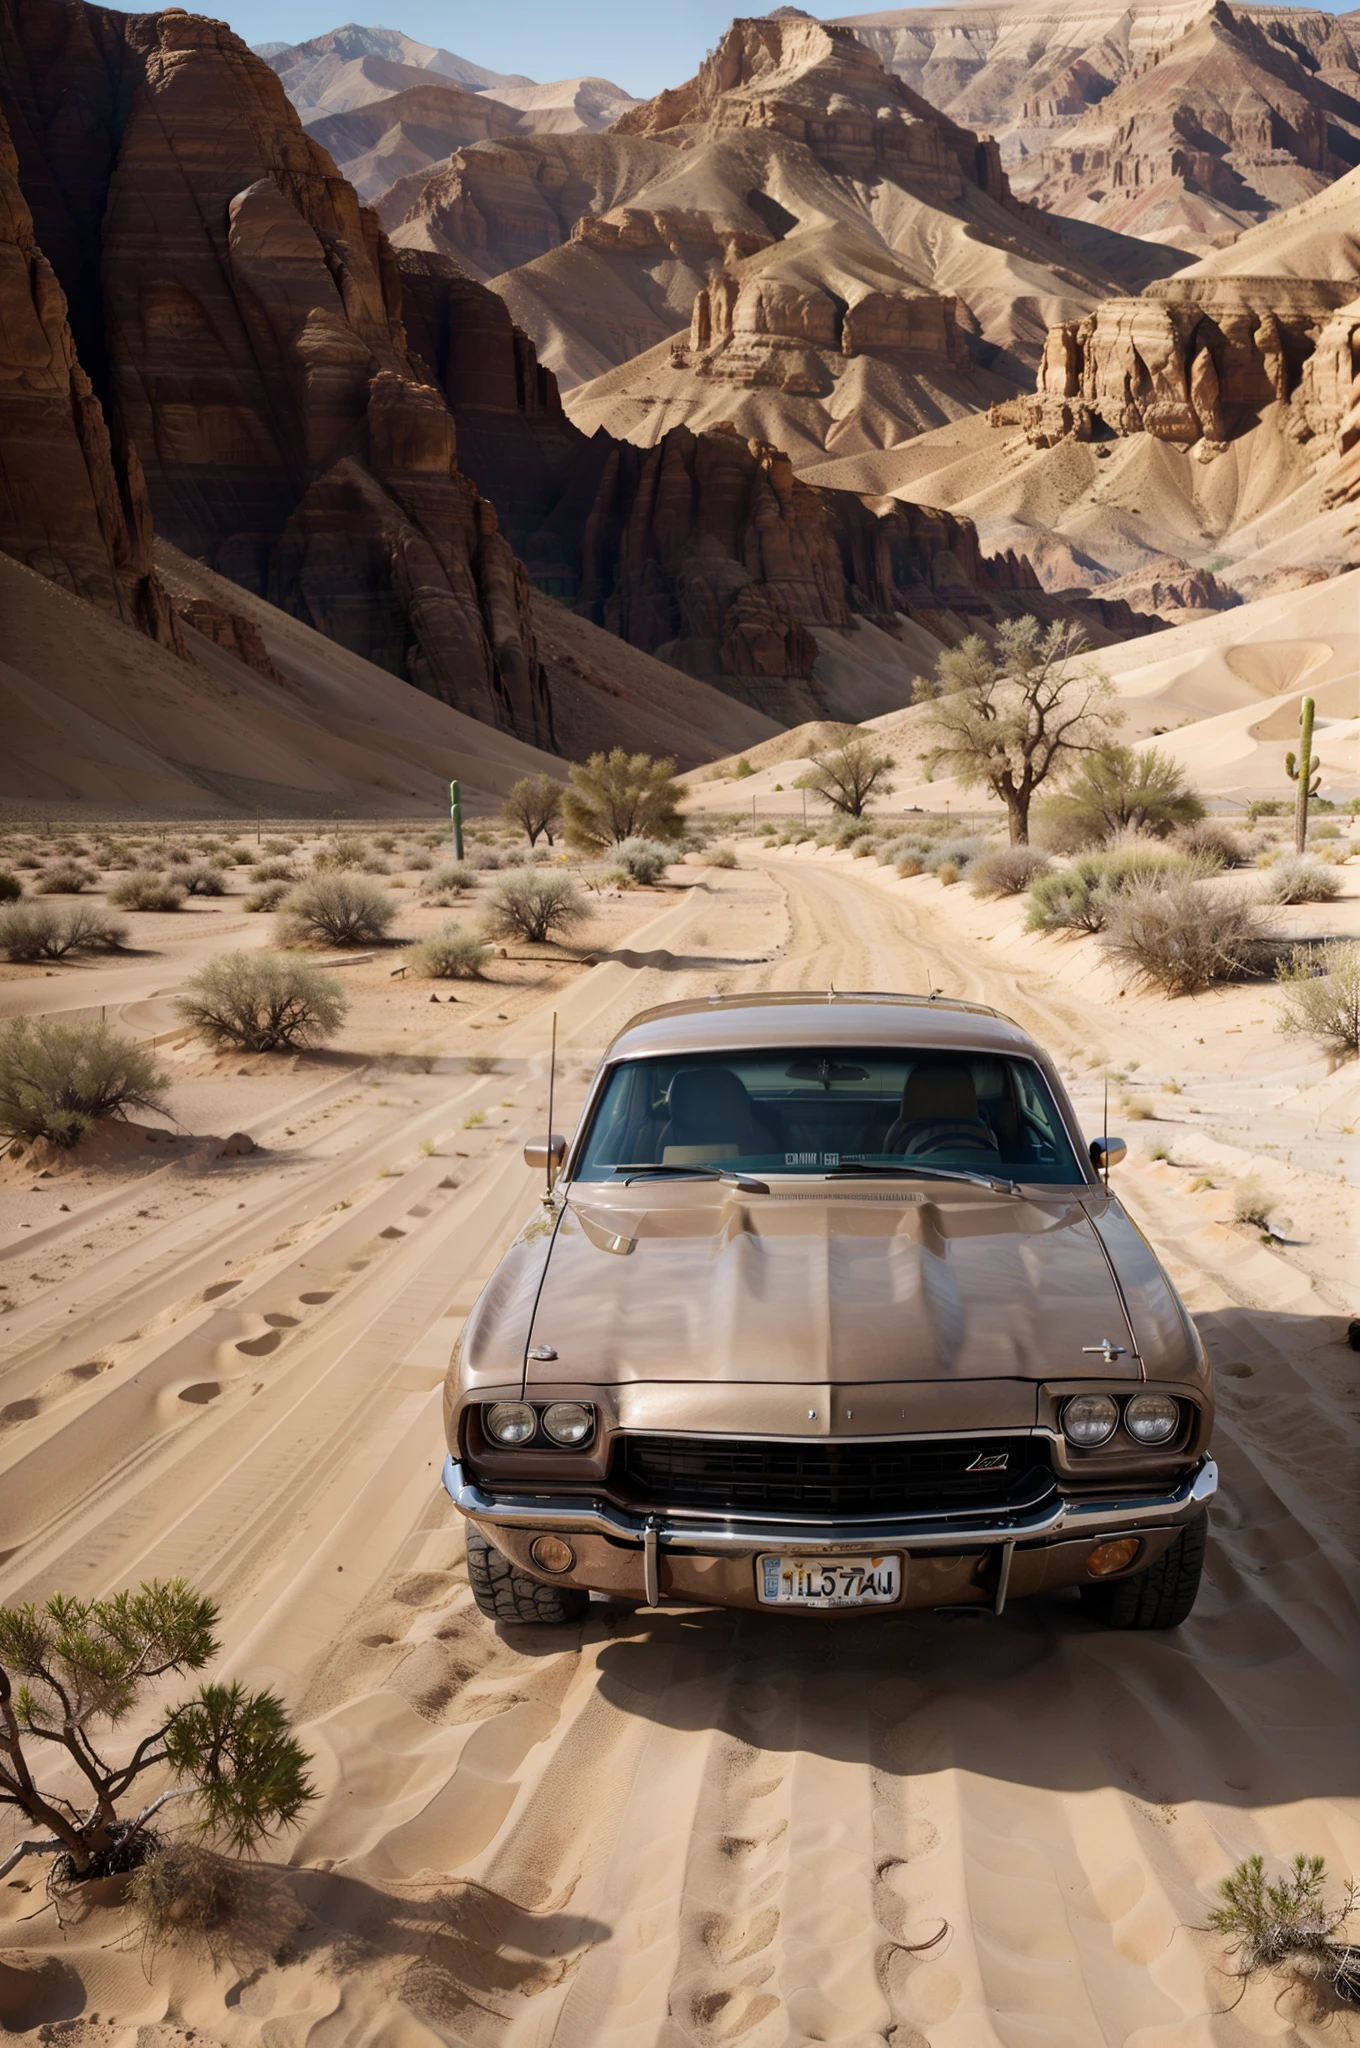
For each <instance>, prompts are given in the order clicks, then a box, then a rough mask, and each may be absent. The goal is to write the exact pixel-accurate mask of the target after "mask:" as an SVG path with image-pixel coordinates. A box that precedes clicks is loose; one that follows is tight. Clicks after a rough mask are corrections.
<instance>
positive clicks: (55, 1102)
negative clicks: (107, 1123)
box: [0, 1017, 165, 1146]
mask: <svg viewBox="0 0 1360 2048" xmlns="http://www.w3.org/2000/svg"><path fill="white" fill-rule="evenodd" d="M164 1083H165V1075H164V1074H163V1072H162V1071H161V1069H160V1067H159V1066H158V1065H157V1064H156V1060H155V1057H154V1055H153V1054H152V1053H151V1051H150V1050H149V1049H148V1048H147V1047H146V1046H143V1045H138V1044H137V1042H136V1041H135V1040H134V1039H131V1038H124V1037H122V1036H121V1035H120V1034H119V1033H118V1032H115V1031H110V1029H109V1028H108V1026H107V1025H106V1024H62V1023H59V1022H58V1021H57V1020H56V1019H55V1018H52V1017H16V1018H14V1019H12V1020H11V1021H10V1022H9V1023H8V1024H0V1136H3V1137H6V1138H10V1139H15V1138H19V1139H24V1140H32V1139H35V1138H48V1139H50V1140H51V1142H52V1143H53V1144H54V1145H60V1146H68V1145H74V1144H75V1143H76V1141H77V1139H78V1138H79V1137H80V1136H81V1134H82V1133H83V1132H85V1131H87V1130H89V1128H90V1127H91V1125H92V1124H94V1123H96V1122H98V1120H99V1119H100V1118H101V1117H109V1116H126V1114H127V1112H128V1111H129V1110H130V1109H150V1110H163V1109H164V1104H163V1103H162V1101H161V1096H160V1090H161V1088H162V1087H163V1086H164Z"/></svg>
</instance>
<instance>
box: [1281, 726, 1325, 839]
mask: <svg viewBox="0 0 1360 2048" xmlns="http://www.w3.org/2000/svg"><path fill="white" fill-rule="evenodd" d="M1321 765H1322V764H1321V762H1320V761H1319V760H1318V757H1317V755H1316V754H1315V753H1314V752H1313V700H1312V698H1311V697H1305V698H1304V700H1303V707H1302V709H1301V710H1300V712H1299V752H1298V757H1297V759H1296V758H1295V756H1294V755H1293V754H1286V755H1285V757H1284V772H1285V774H1286V775H1287V776H1288V777H1289V780H1290V781H1291V782H1297V784H1298V785H1299V793H1298V796H1297V797H1296V798H1295V800H1294V851H1295V853H1302V852H1303V851H1304V849H1305V848H1306V847H1307V845H1308V799H1309V797H1310V796H1316V795H1317V793H1318V785H1319V783H1320V782H1321V780H1322V777H1321V776H1320V775H1319V774H1318V769H1319V768H1320V767H1321Z"/></svg>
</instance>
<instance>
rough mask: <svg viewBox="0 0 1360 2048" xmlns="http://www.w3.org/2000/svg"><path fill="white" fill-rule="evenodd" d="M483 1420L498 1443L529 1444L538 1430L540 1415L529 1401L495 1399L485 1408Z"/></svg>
mask: <svg viewBox="0 0 1360 2048" xmlns="http://www.w3.org/2000/svg"><path fill="white" fill-rule="evenodd" d="M483 1420H484V1421H485V1423H486V1433H487V1435H488V1436H489V1437H490V1438H491V1441H492V1442H493V1443H497V1444H527V1443H528V1441H529V1439H530V1437H531V1436H534V1435H535V1434H536V1433H537V1430H538V1417H537V1416H536V1415H535V1414H534V1411H533V1409H532V1408H531V1407H530V1406H529V1403H528V1402H527V1401H493V1402H492V1404H491V1406H490V1407H489V1408H487V1409H484V1410H483Z"/></svg>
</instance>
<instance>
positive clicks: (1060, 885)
mask: <svg viewBox="0 0 1360 2048" xmlns="http://www.w3.org/2000/svg"><path fill="white" fill-rule="evenodd" d="M1178 869H1179V870H1181V871H1182V872H1188V869H1187V864H1186V862H1185V860H1184V858H1183V857H1182V856H1180V855H1177V854H1169V853H1164V852H1162V851H1161V849H1160V848H1155V847H1138V848H1121V849H1120V850H1119V851H1117V852H1114V853H1084V854H1081V855H1080V856H1079V857H1078V858H1077V859H1076V860H1074V861H1073V862H1072V863H1071V865H1070V866H1069V867H1066V868H1063V869H1062V870H1061V871H1060V872H1059V873H1057V874H1052V875H1041V876H1040V878H1039V880H1038V881H1037V882H1035V883H1034V884H1033V885H1032V886H1031V888H1030V892H1029V894H1030V907H1029V914H1028V916H1027V917H1026V919H1025V930H1026V931H1030V932H1102V931H1104V929H1105V926H1106V922H1107V920H1108V917H1109V912H1110V906H1111V905H1112V903H1113V902H1114V900H1115V898H1116V897H1118V896H1121V895H1123V894H1124V893H1126V891H1128V890H1129V889H1131V888H1133V887H1135V886H1136V885H1137V884H1139V883H1142V882H1155V881H1157V880H1159V879H1161V878H1163V877H1165V876H1167V875H1169V874H1172V873H1174V872H1176V870H1178Z"/></svg>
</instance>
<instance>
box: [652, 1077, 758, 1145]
mask: <svg viewBox="0 0 1360 2048" xmlns="http://www.w3.org/2000/svg"><path fill="white" fill-rule="evenodd" d="M668 1104H669V1108H670V1121H669V1123H667V1124H666V1125H665V1126H664V1128H663V1129H662V1131H661V1135H660V1140H659V1143H658V1148H657V1154H658V1157H659V1158H660V1160H661V1161H662V1163H663V1164H664V1165H666V1166H686V1165H694V1164H696V1163H697V1162H699V1161H702V1160H705V1159H737V1158H740V1157H742V1156H743V1155H746V1154H750V1153H759V1152H768V1151H769V1150H770V1149H771V1143H770V1139H769V1136H768V1134H767V1132H766V1131H765V1129H764V1127H763V1126H762V1125H761V1123H760V1122H759V1121H758V1120H757V1117H756V1115H755V1111H754V1110H753V1109H752V1106H751V1098H750V1095H749V1094H748V1093H747V1090H746V1084H745V1082H744V1081H742V1080H741V1079H740V1078H739V1076H738V1075H736V1074H734V1073H733V1072H732V1070H731V1068H730V1067H681V1068H679V1069H678V1071H677V1072H676V1073H675V1074H674V1075H673V1076H672V1079H671V1085H670V1093H669V1097H668Z"/></svg>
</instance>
